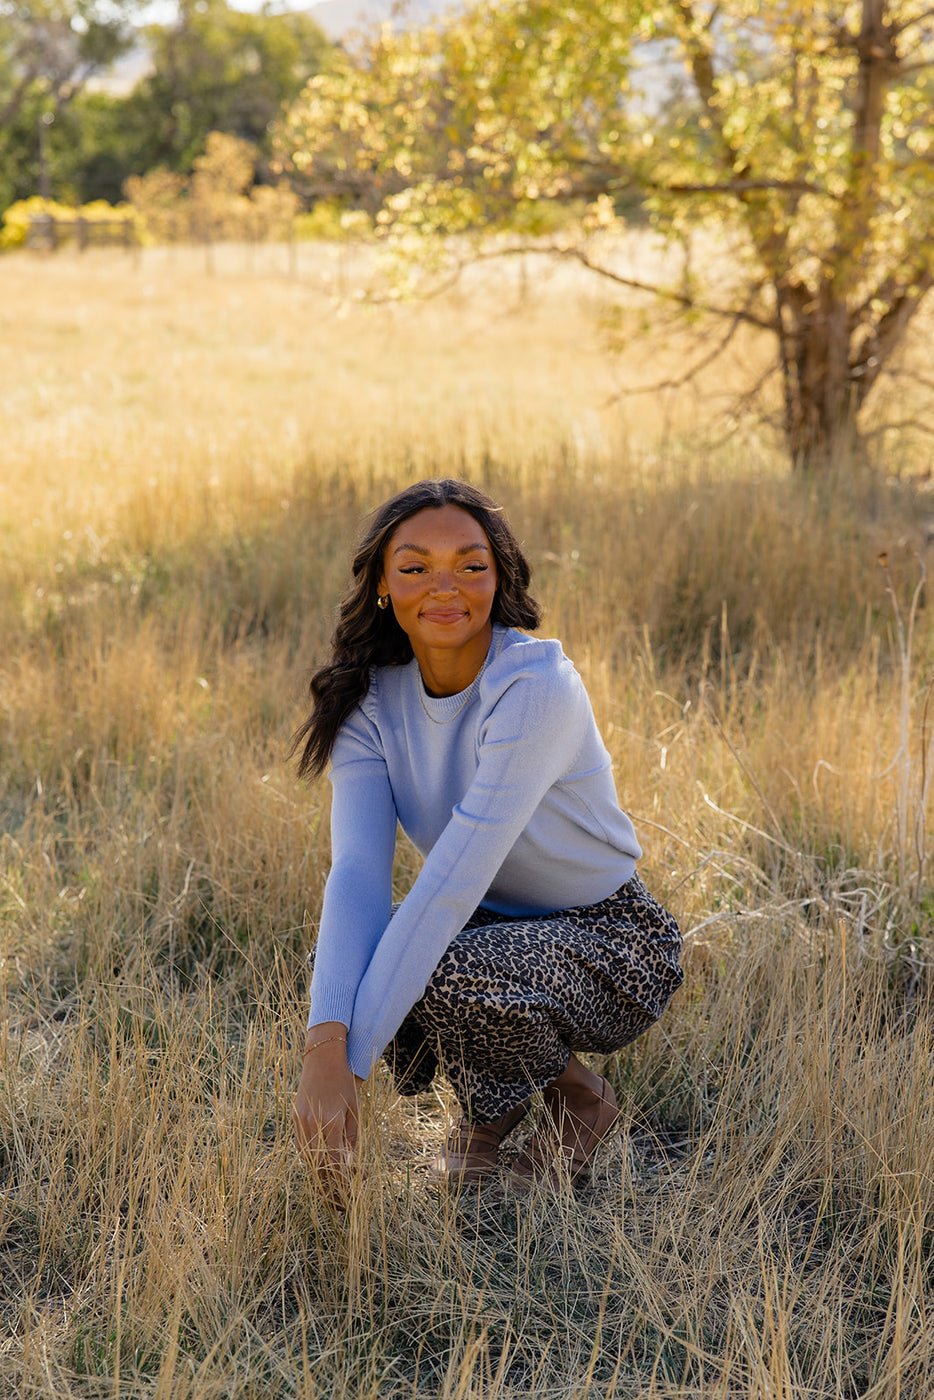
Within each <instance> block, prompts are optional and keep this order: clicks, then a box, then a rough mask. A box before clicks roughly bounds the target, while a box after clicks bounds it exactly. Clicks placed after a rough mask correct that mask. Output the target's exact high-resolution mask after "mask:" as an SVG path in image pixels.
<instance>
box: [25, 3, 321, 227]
mask: <svg viewBox="0 0 934 1400" xmlns="http://www.w3.org/2000/svg"><path fill="white" fill-rule="evenodd" d="M139 2H140V0H132V3H131V0H122V3H113V4H108V5H107V6H105V5H104V4H103V0H98V3H96V4H92V3H91V0H82V3H81V4H78V3H72V0H68V3H66V0H54V3H53V0H40V3H32V4H25V3H22V4H19V5H15V4H14V3H13V0H0V108H2V109H3V110H4V111H5V113H6V120H5V121H4V122H3V123H0V210H2V209H3V208H5V207H6V206H7V205H9V204H11V203H12V202H13V201H14V200H15V199H26V198H28V197H29V196H30V195H34V194H36V193H37V192H38V191H42V190H43V187H44V188H45V192H46V193H53V194H54V195H55V196H56V197H57V198H60V199H66V200H72V201H77V202H79V203H80V202H86V201H88V200H92V199H107V200H110V201H115V200H119V199H120V197H121V191H122V189H123V185H124V182H125V181H126V179H127V178H128V177H129V176H131V175H140V174H143V173H145V172H146V171H147V170H150V169H151V168H152V167H153V166H156V165H160V164H162V165H166V166H168V167H170V168H171V169H173V170H176V171H180V172H182V173H186V174H187V173H188V171H190V170H191V168H192V165H193V162H194V161H195V159H196V158H197V157H198V156H199V155H200V154H201V153H202V152H203V151H204V149H205V146H206V143H207V138H208V133H209V132H211V131H224V132H227V133H228V134H230V135H234V136H238V137H239V138H240V139H242V140H247V141H249V142H250V143H251V144H255V145H256V146H257V148H258V150H259V153H260V161H259V174H260V176H261V177H263V178H265V177H266V176H267V173H268V163H267V160H266V153H267V151H268V144H269V134H268V128H269V126H270V124H271V123H272V122H273V121H274V120H275V118H276V117H277V116H279V114H280V113H281V111H282V107H283V104H285V103H287V102H290V101H292V100H293V99H294V98H295V97H296V96H297V95H298V93H299V92H300V91H301V90H302V87H303V86H304V84H305V83H306V82H307V80H308V78H309V77H310V76H311V75H312V74H313V73H316V72H318V70H319V69H320V67H321V65H322V63H323V62H324V61H325V58H326V56H327V54H328V52H329V45H328V42H327V40H326V39H325V37H324V35H323V34H322V32H321V30H320V29H319V28H318V26H317V25H316V24H314V22H313V21H312V20H311V19H310V18H309V16H308V15H305V14H297V13H296V14H276V13H274V12H273V11H272V9H271V8H270V7H269V6H266V7H264V8H263V9H262V10H260V11H258V12H255V13H249V14H247V13H243V12H241V11H239V10H235V9H232V8H231V7H230V6H229V5H228V4H227V3H226V0H183V3H182V4H181V5H180V8H179V16H178V20H177V22H176V23H174V24H172V25H168V26H151V27H149V28H148V29H146V31H145V33H144V35H143V36H142V38H143V41H144V43H145V45H146V47H147V48H148V51H149V54H150V58H151V64H152V69H151V72H150V73H149V74H148V75H147V76H146V77H145V78H143V79H142V80H141V82H140V83H139V84H138V85H137V87H136V89H135V90H134V91H133V92H131V93H129V94H126V95H121V96H118V95H115V94H114V93H111V92H107V91H101V90H94V91H92V90H90V89H89V88H88V87H87V80H88V78H90V77H93V76H95V75H96V74H99V73H101V72H102V71H104V70H106V69H107V68H108V67H109V65H110V64H111V63H112V61H113V60H114V59H115V58H116V57H118V56H119V55H120V54H121V53H122V52H124V51H125V50H126V49H127V48H128V47H129V46H131V45H132V44H133V43H134V42H139V41H140V37H141V36H140V34H139V33H138V32H136V31H134V30H132V28H130V27H129V25H128V24H127V23H126V22H125V21H126V18H127V16H129V15H130V14H131V12H132V10H133V7H134V6H135V5H136V4H138V3H139ZM14 12H15V13H14ZM53 12H54V13H53ZM98 12H99V14H100V16H101V17H100V19H99V20H98V19H95V15H97V14H98ZM40 21H41V22H40ZM53 21H54V22H53ZM53 40H54V42H53ZM43 45H44V47H43ZM57 55H58V57H56V56H57ZM53 60H54V61H53ZM37 65H38V66H37ZM56 65H57V66H56Z"/></svg>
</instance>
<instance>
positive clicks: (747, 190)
mask: <svg viewBox="0 0 934 1400" xmlns="http://www.w3.org/2000/svg"><path fill="white" fill-rule="evenodd" d="M648 184H649V188H650V189H655V190H662V191H665V192H667V193H669V194H738V195H743V194H754V193H756V192H757V191H760V190H781V191H784V192H787V193H788V194H820V195H824V196H825V197H826V198H828V199H836V198H837V196H836V195H833V194H831V192H830V191H829V190H827V189H824V187H823V186H822V185H815V184H813V183H812V182H811V181H810V180H725V181H723V183H722V184H714V185H655V184H652V183H651V182H648Z"/></svg>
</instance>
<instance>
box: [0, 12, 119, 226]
mask: <svg viewBox="0 0 934 1400" xmlns="http://www.w3.org/2000/svg"><path fill="white" fill-rule="evenodd" d="M139 4H140V0H0V198H3V202H4V203H7V202H9V200H10V199H11V198H15V197H16V196H17V194H26V193H34V192H35V190H36V189H37V188H38V190H39V193H40V194H42V195H44V196H46V197H48V196H49V195H50V193H51V190H50V176H49V169H50V160H49V151H48V143H49V132H50V128H51V127H52V125H53V124H54V123H55V122H56V121H57V120H58V118H59V117H60V115H61V114H62V112H63V111H64V110H65V109H66V108H67V107H68V105H69V104H70V103H72V102H73V101H74V100H75V98H76V97H77V96H78V95H79V94H80V93H81V92H82V90H83V89H84V87H85V85H86V84H87V82H88V80H89V79H90V78H91V77H93V76H94V74H95V73H99V72H101V71H102V70H104V69H107V68H109V67H110V66H111V64H112V63H113V62H114V61H115V60H116V59H117V58H118V57H119V56H120V54H121V53H124V52H125V51H126V50H127V49H128V48H130V47H131V46H132V43H133V37H134V36H133V30H132V28H131V25H130V20H131V18H132V16H133V14H134V12H135V11H136V9H137V8H138V6H139ZM24 172H28V173H27V174H26V178H25V180H24V179H23V173H24ZM23 184H28V185H30V186H31V187H30V188H25V189H24V188H20V186H21V185H23Z"/></svg>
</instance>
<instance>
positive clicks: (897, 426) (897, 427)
mask: <svg viewBox="0 0 934 1400" xmlns="http://www.w3.org/2000/svg"><path fill="white" fill-rule="evenodd" d="M904 428H914V429H916V430H917V431H918V432H919V433H925V434H926V435H927V436H928V437H934V423H926V422H925V420H924V419H923V418H896V419H894V420H893V421H891V422H888V423H880V424H879V427H878V428H867V429H866V430H865V431H864V433H863V436H864V437H865V438H866V439H867V441H868V440H870V439H872V438H878V437H882V435H883V433H897V432H901V431H902V430H903V429H904Z"/></svg>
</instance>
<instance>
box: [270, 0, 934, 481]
mask: <svg viewBox="0 0 934 1400" xmlns="http://www.w3.org/2000/svg"><path fill="white" fill-rule="evenodd" d="M932 65H934V7H932V6H930V5H929V4H928V3H926V0H847V2H846V3H838V0H724V3H716V0H575V3H574V4H573V5H570V4H567V3H560V0H513V3H508V0H507V2H506V3H502V4H495V3H494V4H489V5H484V6H481V7H480V8H478V9H475V10H473V11H471V12H469V13H467V14H464V15H461V16H458V17H456V18H454V19H453V20H451V21H450V22H449V23H448V24H447V25H445V26H443V27H439V28H436V29H432V30H428V31H424V32H421V33H416V34H404V33H403V34H396V35H393V34H390V33H388V32H383V33H381V34H380V35H378V36H376V37H375V38H374V39H373V40H372V41H371V42H370V43H369V45H368V46H367V47H366V48H365V49H364V50H363V51H362V52H360V53H358V54H356V55H353V56H352V55H344V56H341V57H339V59H338V61H337V62H336V63H335V64H334V66H333V68H332V71H330V72H328V73H326V74H322V75H321V76H319V77H317V78H315V79H313V80H312V81H311V82H310V83H309V85H308V87H307V88H306V90H305V92H304V94H303V95H302V97H301V98H300V99H299V100H298V101H297V102H296V103H295V104H294V106H293V107H292V109H291V111H290V112H289V114H288V118H287V120H286V122H284V123H283V125H282V127H281V128H280V131H279V133H278V149H279V151H280V155H281V160H282V164H283V167H284V168H286V169H288V170H289V171H290V172H291V173H292V175H293V178H295V179H296V180H298V181H300V182H301V183H302V184H303V185H304V187H305V188H306V189H307V190H310V191H312V192H314V193H315V194H317V195H323V194H326V193H333V194H337V195H341V196H343V197H345V198H347V197H351V198H353V199H355V200H358V201H363V202H367V201H368V202H369V203H370V204H371V205H375V206H378V214H377V219H378V223H379V225H380V227H381V228H382V229H383V231H384V234H385V235H386V236H387V237H389V238H391V239H393V238H394V239H397V240H404V239H406V238H410V237H411V236H412V235H413V234H414V235H417V238H418V240H419V242H420V243H421V245H422V246H425V245H427V244H429V243H433V244H434V247H435V253H436V258H438V259H441V258H444V257H448V258H450V257H452V256H459V255H460V254H456V253H454V252H452V247H453V245H452V244H451V243H450V241H448V243H447V247H446V251H441V252H439V251H438V249H439V248H440V246H441V244H440V241H439V240H441V239H442V238H443V236H444V235H450V234H451V233H456V234H459V235H460V239H459V246H460V247H461V248H462V247H463V246H464V244H465V242H470V243H471V244H472V247H473V249H474V251H475V252H476V251H478V250H480V249H481V248H482V246H483V239H484V236H485V235H487V234H488V233H489V232H491V231H494V232H495V231H499V232H501V231H503V230H505V229H510V228H515V226H516V221H517V218H518V219H519V220H520V221H521V218H522V217H523V216H527V215H528V213H529V211H530V210H534V208H535V207H536V206H538V205H540V204H541V202H542V201H545V202H550V203H564V204H569V203H573V202H583V204H584V206H585V207H586V214H585V217H584V219H583V220H582V221H581V229H582V230H583V232H584V233H586V231H587V228H588V227H593V226H595V225H599V226H602V227H609V226H612V224H613V221H614V219H615V217H616V212H617V210H618V209H619V207H620V205H621V203H622V202H624V201H629V202H630V203H631V202H632V201H634V200H635V201H638V202H639V204H640V205H641V207H642V209H643V210H644V211H645V213H646V215H647V216H648V218H649V219H650V220H651V221H652V223H653V224H654V226H655V227H656V228H657V229H658V230H659V231H660V232H661V233H663V234H664V235H665V236H666V237H668V238H671V239H675V240H677V239H687V238H688V237H689V235H690V233H691V231H692V230H695V229H697V228H698V227H699V226H704V227H707V228H710V227H717V228H718V229H720V230H721V232H722V233H723V234H724V236H729V238H730V239H731V240H732V246H733V249H734V268H735V272H736V275H735V278H734V282H733V285H732V287H731V288H730V289H729V291H728V292H726V293H724V292H721V293H720V294H719V296H716V295H715V294H714V292H713V290H712V288H711V287H710V286H709V285H707V284H705V282H704V280H703V277H702V274H700V273H696V272H695V273H694V274H693V275H692V276H691V277H689V278H685V279H684V280H682V281H681V282H680V283H679V285H677V286H671V285H656V284H651V283H645V282H639V281H636V280H634V279H629V278H626V277H624V276H621V275H620V274H619V273H618V272H616V271H615V270H614V269H613V268H612V267H609V266H606V265H604V264H601V263H600V262H599V261H598V260H597V258H595V256H594V253H593V251H592V249H591V248H590V247H589V246H588V244H587V242H586V240H585V239H583V238H582V239H579V240H578V241H576V242H574V241H571V240H568V239H565V241H564V242H563V245H562V251H563V252H564V254H565V255H566V256H569V257H576V258H578V259H579V260H580V261H581V262H583V263H584V264H585V265H587V266H588V267H592V268H593V270H594V271H595V272H598V273H601V274H602V275H604V276H608V277H611V278H613V279H614V280H616V281H619V282H623V283H624V284H626V285H629V286H634V287H639V288H641V289H643V290H648V291H652V292H654V293H656V294H658V295H660V296H663V297H665V298H667V299H668V300H669V301H670V302H671V303H673V304H675V305H679V306H681V307H683V308H684V309H685V310H690V311H707V312H710V313H711V314H713V315H715V316H718V317H724V318H726V322H727V324H728V325H737V324H748V325H751V326H755V327H757V328H759V329H760V330H762V331H764V332H766V333H767V334H768V335H770V336H771V337H772V341H773V344H774V347H775V355H774V362H773V365H772V370H773V372H774V374H776V375H778V376H779V377H780V380H781V385H782V399H783V405H784V409H783V424H782V426H783V429H784V434H785V439H786V442H787V446H788V450H789V453H790V455H791V458H792V460H793V461H794V462H795V463H796V464H797V465H801V466H810V467H819V466H822V465H824V464H826V463H827V462H828V461H830V460H831V459H832V458H833V456H834V455H835V452H836V450H837V449H838V448H840V447H841V446H848V445H851V444H852V442H853V441H854V438H855V436H856V435H857V432H858V425H859V420H860V415H861V412H862V410H863V409H864V408H865V405H866V403H867V401H868V399H869V397H870V395H871V393H872V391H873V389H874V387H875V386H876V385H877V384H878V382H879V378H880V375H882V374H883V372H885V371H886V370H887V369H888V368H890V367H891V365H892V364H893V362H894V358H895V356H896V352H897V351H898V349H899V347H900V346H901V345H902V343H903V341H904V338H905V334H906V331H907V329H908V327H909V325H910V324H911V322H912V320H913V318H914V317H915V316H916V315H917V312H918V309H919V307H920V306H921V304H922V302H923V300H924V298H925V296H926V295H927V294H928V292H929V291H930V289H931V286H932V282H934V240H932V238H931V232H932V228H934V106H932V100H931V99H932V95H934V94H932V91H931V88H930V76H931V72H932ZM673 71H678V72H679V73H680V74H682V75H683V79H682V82H681V84H680V85H679V87H678V90H677V101H676V102H675V103H674V104H673V105H671V106H670V107H669V108H666V106H665V103H664V100H663V99H664V90H663V88H662V83H663V79H662V78H661V77H660V76H659V75H660V74H664V73H666V72H667V73H668V74H669V75H670V74H671V73H672V72H673Z"/></svg>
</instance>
